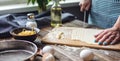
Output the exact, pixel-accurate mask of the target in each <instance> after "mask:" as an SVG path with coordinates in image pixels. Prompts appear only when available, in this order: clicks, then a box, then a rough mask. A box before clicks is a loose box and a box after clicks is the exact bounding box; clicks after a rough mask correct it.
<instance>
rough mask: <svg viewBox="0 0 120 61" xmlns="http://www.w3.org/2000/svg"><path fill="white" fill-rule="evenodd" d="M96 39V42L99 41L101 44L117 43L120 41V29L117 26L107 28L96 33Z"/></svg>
mask: <svg viewBox="0 0 120 61" xmlns="http://www.w3.org/2000/svg"><path fill="white" fill-rule="evenodd" d="M95 39H96V40H95V42H98V44H99V45H108V44H115V43H116V42H119V41H120V30H118V29H117V28H115V27H112V28H109V29H105V30H103V31H102V32H100V33H98V34H97V35H95Z"/></svg>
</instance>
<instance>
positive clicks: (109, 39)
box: [103, 35, 115, 45]
mask: <svg viewBox="0 0 120 61" xmlns="http://www.w3.org/2000/svg"><path fill="white" fill-rule="evenodd" d="M114 39H115V35H111V36H109V38H107V39H105V40H104V42H103V45H108V44H110V42H112V40H114Z"/></svg>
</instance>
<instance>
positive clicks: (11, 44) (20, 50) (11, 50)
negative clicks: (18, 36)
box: [0, 40, 37, 61]
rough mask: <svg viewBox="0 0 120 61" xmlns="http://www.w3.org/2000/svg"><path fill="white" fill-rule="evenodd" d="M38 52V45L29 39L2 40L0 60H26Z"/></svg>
mask: <svg viewBox="0 0 120 61" xmlns="http://www.w3.org/2000/svg"><path fill="white" fill-rule="evenodd" d="M36 52H37V46H36V45H35V44H34V43H32V42H29V41H25V40H14V41H0V61H26V60H28V59H30V58H32V57H33V56H34V55H35V54H36Z"/></svg>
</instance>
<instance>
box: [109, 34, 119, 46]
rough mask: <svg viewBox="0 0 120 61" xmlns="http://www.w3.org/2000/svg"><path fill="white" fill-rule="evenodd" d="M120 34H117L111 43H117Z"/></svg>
mask: <svg viewBox="0 0 120 61" xmlns="http://www.w3.org/2000/svg"><path fill="white" fill-rule="evenodd" d="M119 36H120V35H119V34H117V35H116V37H115V38H114V39H113V41H112V42H111V43H110V44H111V45H113V44H115V43H116V42H117V41H118V40H119Z"/></svg>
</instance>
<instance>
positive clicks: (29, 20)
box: [26, 13, 37, 28]
mask: <svg viewBox="0 0 120 61" xmlns="http://www.w3.org/2000/svg"><path fill="white" fill-rule="evenodd" d="M26 27H29V28H37V23H36V21H35V15H34V13H28V14H27V23H26Z"/></svg>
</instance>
